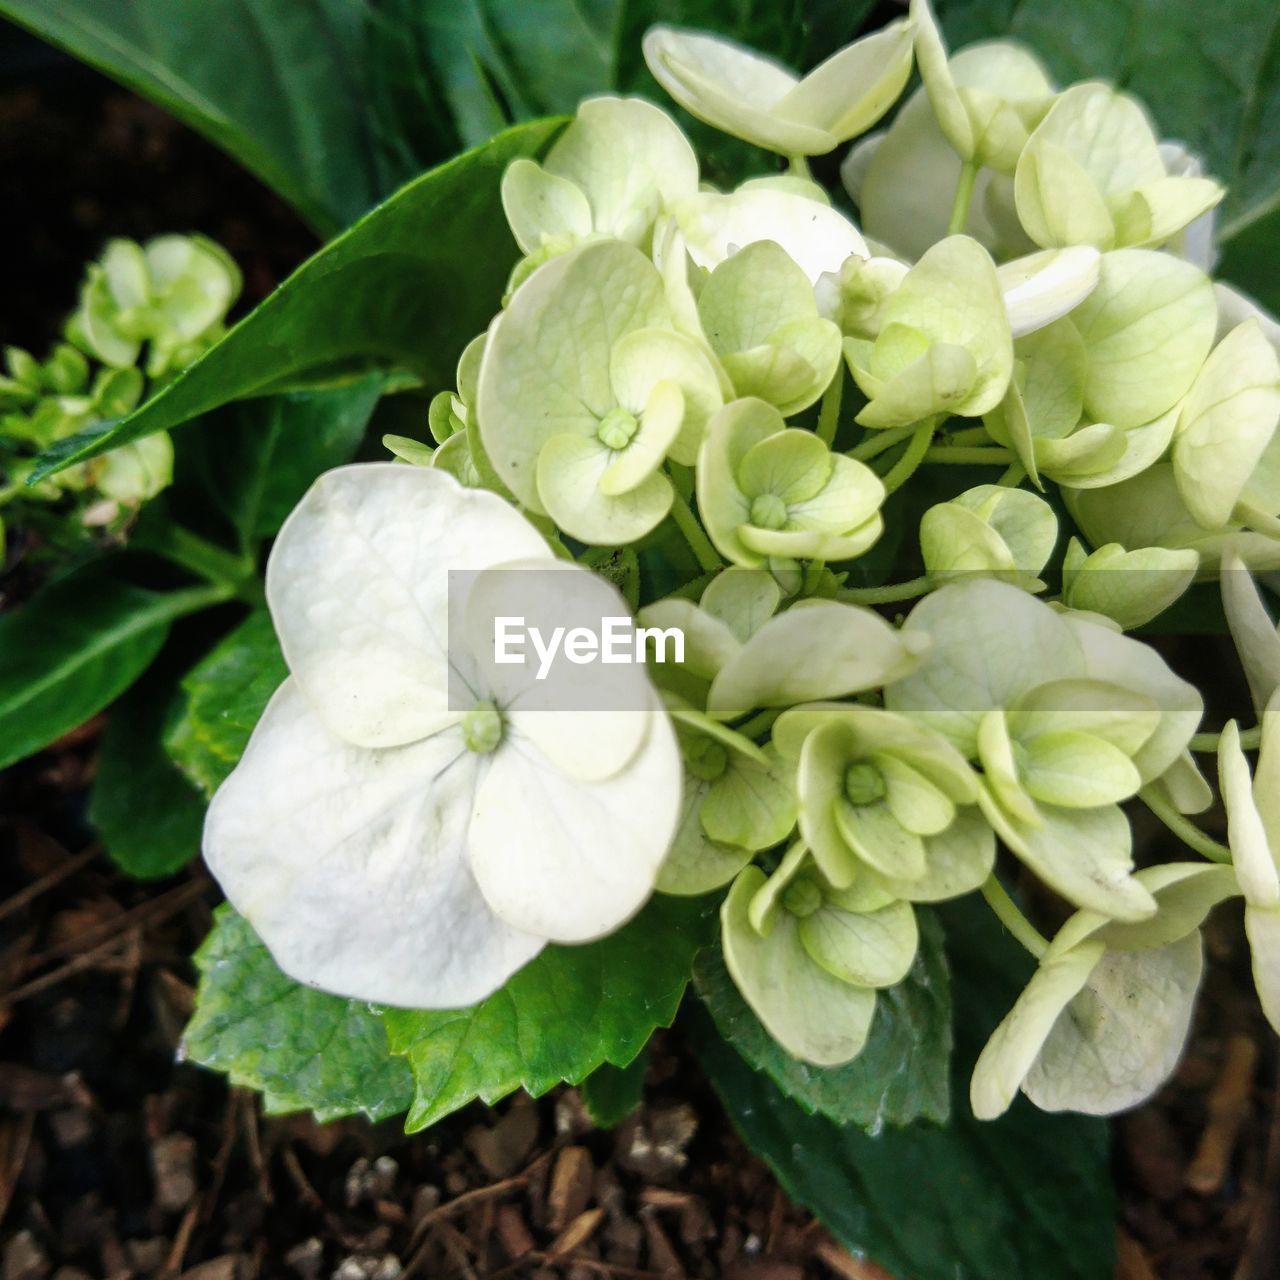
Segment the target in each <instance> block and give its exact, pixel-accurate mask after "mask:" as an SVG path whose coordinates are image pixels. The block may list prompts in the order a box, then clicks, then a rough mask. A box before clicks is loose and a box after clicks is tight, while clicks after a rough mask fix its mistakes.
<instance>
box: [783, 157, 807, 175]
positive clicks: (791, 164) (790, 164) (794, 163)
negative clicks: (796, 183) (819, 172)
mask: <svg viewBox="0 0 1280 1280" xmlns="http://www.w3.org/2000/svg"><path fill="white" fill-rule="evenodd" d="M787 176H788V177H790V178H812V177H813V174H812V173H811V172H810V171H809V159H808V157H807V156H788V157H787Z"/></svg>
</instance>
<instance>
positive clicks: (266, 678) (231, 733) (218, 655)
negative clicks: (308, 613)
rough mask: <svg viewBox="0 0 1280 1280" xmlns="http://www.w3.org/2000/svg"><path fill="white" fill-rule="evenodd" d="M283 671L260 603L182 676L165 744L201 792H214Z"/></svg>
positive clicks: (235, 760) (233, 764)
mask: <svg viewBox="0 0 1280 1280" xmlns="http://www.w3.org/2000/svg"><path fill="white" fill-rule="evenodd" d="M288 674H289V672H288V669H287V668H286V667H285V665H284V658H283V657H282V656H281V654H280V645H279V642H278V641H277V640H276V633H275V629H274V628H273V627H272V625H271V615H270V614H269V613H268V612H267V611H266V610H265V609H259V610H258V611H257V612H256V613H251V614H250V615H249V616H248V617H247V618H246V619H245V620H244V621H243V622H242V623H241V624H240V625H239V626H238V627H237V628H236V629H235V630H234V631H232V632H231V633H230V634H229V635H227V636H226V637H225V638H224V639H223V640H222V641H221V642H220V643H219V644H218V645H216V646H215V647H214V648H213V649H212V650H211V651H210V652H209V653H208V654H207V655H206V656H205V657H204V658H203V659H201V661H200V662H198V663H197V664H196V665H195V666H194V667H193V668H192V669H191V670H190V671H189V672H188V673H187V674H186V676H184V677H183V680H182V689H183V692H184V693H185V694H186V706H185V708H184V710H183V712H182V714H181V715H180V716H179V717H178V719H177V720H175V721H174V723H173V724H172V726H171V727H170V729H169V731H168V733H167V734H166V735H165V748H166V750H167V751H168V752H169V755H170V756H171V757H172V758H173V759H174V761H175V762H176V763H177V765H178V767H179V768H180V769H181V770H182V771H183V773H185V774H186V775H187V777H188V778H190V779H191V781H192V782H193V783H194V784H195V785H196V786H197V787H199V788H200V790H201V791H203V792H204V793H205V795H207V796H211V795H213V793H214V792H215V791H216V790H217V789H218V787H219V786H221V784H222V782H223V780H224V779H225V778H226V776H227V774H229V773H230V772H231V770H232V769H234V768H235V767H236V764H237V763H238V761H239V759H240V757H241V755H242V754H243V753H244V748H245V744H246V743H247V742H248V741H249V735H250V734H251V733H252V732H253V726H254V725H256V724H257V723H258V717H259V716H261V715H262V711H263V708H264V707H265V706H266V705H267V701H268V700H269V699H270V697H271V695H272V694H273V693H274V692H275V691H276V688H277V687H278V686H279V684H280V682H281V681H282V680H283V679H284V678H285V676H286V675H288Z"/></svg>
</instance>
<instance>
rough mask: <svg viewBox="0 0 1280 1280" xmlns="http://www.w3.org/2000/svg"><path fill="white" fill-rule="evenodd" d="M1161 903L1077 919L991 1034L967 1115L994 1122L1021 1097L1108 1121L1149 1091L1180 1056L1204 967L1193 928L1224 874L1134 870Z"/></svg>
mask: <svg viewBox="0 0 1280 1280" xmlns="http://www.w3.org/2000/svg"><path fill="white" fill-rule="evenodd" d="M1136 879H1137V880H1139V881H1140V882H1141V883H1142V885H1143V887H1144V889H1145V890H1146V891H1147V892H1149V893H1150V894H1151V896H1152V898H1153V900H1154V901H1155V902H1156V903H1157V904H1158V907H1159V910H1158V912H1157V913H1156V914H1155V915H1154V916H1153V917H1152V918H1151V920H1149V921H1146V922H1142V923H1139V924H1134V925H1128V924H1116V923H1115V922H1113V921H1110V920H1108V919H1107V918H1106V917H1105V916H1102V915H1098V914H1095V913H1093V912H1090V911H1078V912H1076V914H1075V915H1073V916H1072V917H1071V918H1070V919H1069V920H1068V921H1067V922H1066V924H1064V925H1063V926H1062V928H1061V929H1060V930H1059V931H1058V933H1057V935H1056V936H1055V938H1054V939H1053V942H1052V944H1051V945H1050V946H1049V949H1048V951H1047V953H1046V954H1045V955H1044V957H1043V958H1042V959H1041V961H1040V966H1039V968H1038V969H1037V971H1036V973H1035V974H1034V976H1033V977H1032V979H1031V981H1030V982H1029V983H1028V984H1027V987H1026V989H1025V990H1024V991H1023V992H1022V994H1021V995H1020V996H1019V997H1018V999H1017V1001H1016V1002H1015V1004H1014V1006H1013V1008H1012V1009H1011V1010H1010V1011H1009V1013H1008V1014H1007V1015H1006V1017H1005V1018H1004V1020H1003V1021H1002V1022H1001V1023H1000V1025H999V1026H998V1027H997V1028H996V1029H995V1031H994V1032H993V1033H992V1035H991V1038H990V1040H989V1041H988V1042H987V1045H986V1047H985V1048H984V1049H983V1051H982V1053H981V1055H980V1056H979V1058H978V1062H977V1065H976V1066H975V1068H974V1072H973V1078H972V1081H971V1084H970V1101H971V1104H972V1106H973V1113H974V1115H976V1116H977V1117H978V1118H979V1119H981V1120H993V1119H995V1118H996V1117H997V1116H1000V1115H1002V1114H1003V1113H1004V1112H1005V1111H1006V1110H1007V1109H1008V1107H1009V1105H1010V1104H1011V1103H1012V1101H1013V1098H1014V1096H1015V1095H1016V1094H1017V1092H1018V1091H1019V1089H1021V1090H1022V1092H1023V1093H1025V1094H1026V1095H1027V1097H1028V1098H1030V1099H1031V1101H1032V1102H1033V1103H1035V1105H1036V1106H1038V1107H1040V1108H1042V1109H1043V1110H1046V1111H1062V1110H1070V1111H1081V1112H1085V1113H1086V1114H1089V1115H1111V1114H1113V1113H1115V1112H1117V1111H1124V1110H1126V1109H1128V1108H1129V1107H1132V1106H1135V1105H1136V1104H1137V1103H1139V1102H1141V1101H1142V1100H1143V1099H1144V1098H1147V1097H1149V1096H1150V1095H1151V1094H1153V1093H1154V1092H1155V1091H1156V1090H1157V1089H1158V1088H1159V1087H1160V1086H1161V1085H1162V1084H1163V1083H1164V1082H1165V1080H1167V1079H1168V1077H1169V1076H1170V1075H1171V1074H1172V1072H1173V1070H1174V1068H1175V1067H1176V1065H1177V1062H1178V1059H1179V1057H1180V1056H1181V1054H1182V1048H1183V1045H1184V1043H1185V1041H1186V1037H1187V1031H1188V1029H1189V1027H1190V1023H1191V1014H1192V1011H1193V1008H1194V1004H1195V997H1196V992H1197V989H1198V988H1199V985H1200V975H1201V970H1202V966H1203V958H1202V950H1201V942H1200V932H1199V930H1200V926H1201V924H1203V923H1204V920H1205V918H1206V917H1207V916H1208V914H1209V912H1210V911H1211V910H1212V909H1213V907H1214V906H1216V905H1217V904H1218V903H1219V902H1221V901H1222V900H1223V899H1224V898H1227V897H1231V896H1233V895H1234V894H1235V893H1236V892H1237V889H1236V884H1235V876H1234V875H1233V873H1232V870H1231V868H1230V867H1222V866H1208V865H1205V864H1202V863H1168V864H1166V865H1163V866H1157V867H1151V868H1148V869H1147V870H1144V871H1139V872H1138V873H1137V876H1136Z"/></svg>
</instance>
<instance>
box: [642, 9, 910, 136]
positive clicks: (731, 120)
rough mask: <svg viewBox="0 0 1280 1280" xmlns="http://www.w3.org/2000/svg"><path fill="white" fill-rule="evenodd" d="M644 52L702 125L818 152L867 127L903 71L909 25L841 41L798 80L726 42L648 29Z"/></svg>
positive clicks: (902, 79) (899, 84) (892, 96)
mask: <svg viewBox="0 0 1280 1280" xmlns="http://www.w3.org/2000/svg"><path fill="white" fill-rule="evenodd" d="M644 57H645V61H646V62H647V63H648V65H649V70H650V71H651V72H652V73H653V76H654V78H655V79H656V80H657V81H658V83H659V84H660V85H662V87H663V88H664V89H665V90H666V91H667V92H668V93H669V94H670V95H671V96H672V97H673V98H674V99H675V100H676V101H677V102H678V103H679V104H680V105H681V106H682V107H684V108H685V110H687V111H688V112H690V113H691V114H692V115H694V116H696V117H697V118H698V119H699V120H702V121H703V122H704V123H706V124H709V125H711V126H712V127H713V128H716V129H720V130H722V131H723V132H725V133H729V134H732V135H733V136H734V137H736V138H742V139H744V140H745V141H747V142H752V143H755V144H756V146H759V147H764V148H766V149H768V150H771V151H778V152H781V153H782V154H783V155H787V156H810V155H825V154H826V153H827V152H828V151H832V150H834V149H835V148H836V147H838V146H839V145H840V144H841V143H842V142H847V141H848V140H849V139H850V138H853V137H856V136H857V135H858V134H860V133H862V132H864V131H865V130H867V129H869V128H870V127H871V126H872V125H873V124H875V122H876V121H877V120H878V119H880V117H881V116H882V115H884V113H885V112H886V111H888V109H889V108H890V107H891V106H892V105H893V103H894V102H895V101H896V100H897V97H898V95H899V94H900V93H901V92H902V90H903V87H904V86H905V85H906V83H907V78H908V77H909V76H910V75H911V24H910V23H908V22H895V23H891V24H890V25H889V26H887V27H885V28H884V29H883V30H881V31H876V32H873V33H872V34H871V35H869V36H864V37H863V38H862V39H861V40H856V41H854V42H853V43H852V44H850V45H846V46H845V47H844V48H843V49H841V50H840V51H839V52H837V53H834V54H832V55H831V57H829V58H828V59H827V60H826V61H825V62H823V63H822V64H821V65H820V66H818V67H816V68H815V69H814V70H813V71H811V72H809V74H808V75H807V76H805V77H804V79H803V80H802V79H800V77H799V76H797V75H796V74H795V73H794V72H792V71H790V70H788V69H787V68H786V67H784V66H782V65H781V64H780V63H778V62H775V61H774V60H773V59H772V58H768V57H765V56H764V55H762V54H759V53H756V52H755V51H754V50H751V49H747V48H745V47H744V46H742V45H739V44H736V43H734V42H733V41H730V40H725V39H723V38H721V37H719V36H713V35H709V34H706V33H704V32H700V31H687V30H682V29H680V28H677V27H668V26H654V27H650V28H649V30H648V32H647V33H646V34H645V37H644Z"/></svg>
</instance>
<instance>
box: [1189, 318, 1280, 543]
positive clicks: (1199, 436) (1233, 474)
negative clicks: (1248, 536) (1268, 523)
mask: <svg viewBox="0 0 1280 1280" xmlns="http://www.w3.org/2000/svg"><path fill="white" fill-rule="evenodd" d="M1278 420H1280V359H1278V358H1277V356H1276V353H1275V351H1274V350H1273V349H1272V346H1271V344H1270V343H1269V342H1268V341H1267V340H1266V338H1265V337H1264V335H1263V333H1262V329H1261V327H1260V326H1259V325H1258V322H1257V321H1256V320H1253V321H1245V323H1244V324H1241V325H1237V326H1236V328H1234V329H1232V331H1231V332H1230V333H1228V334H1227V336H1226V337H1225V338H1223V340H1222V341H1221V342H1220V343H1218V345H1217V346H1216V347H1215V348H1214V350H1213V351H1212V352H1211V353H1210V355H1209V358H1208V359H1207V360H1206V361H1205V362H1204V366H1203V367H1202V368H1201V369H1200V371H1199V372H1198V373H1197V374H1196V380H1195V382H1193V383H1192V385H1191V389H1190V391H1189V392H1188V393H1187V398H1186V400H1185V402H1184V403H1183V405H1182V412H1181V414H1180V415H1179V418H1178V427H1177V435H1176V437H1175V440H1174V446H1173V474H1174V477H1175V479H1176V480H1177V481H1178V489H1179V491H1180V492H1181V494H1182V500H1183V502H1185V503H1186V505H1187V509H1188V510H1189V511H1190V512H1191V514H1192V516H1194V517H1195V519H1196V520H1197V521H1199V522H1200V524H1202V525H1203V526H1204V527H1205V528H1207V529H1216V528H1220V527H1221V526H1222V525H1224V524H1226V523H1227V522H1228V521H1229V520H1230V519H1231V513H1232V511H1233V510H1234V509H1235V505H1236V502H1237V501H1238V500H1239V498H1240V495H1241V494H1242V493H1243V492H1244V489H1245V486H1246V485H1247V484H1248V483H1249V478H1250V477H1251V476H1252V474H1253V472H1254V469H1255V468H1256V467H1257V465H1258V463H1259V461H1260V460H1261V458H1262V455H1263V452H1264V451H1265V449H1266V447H1267V445H1268V444H1270V442H1271V438H1272V436H1273V435H1274V434H1275V431H1276V423H1277V421H1278Z"/></svg>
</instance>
